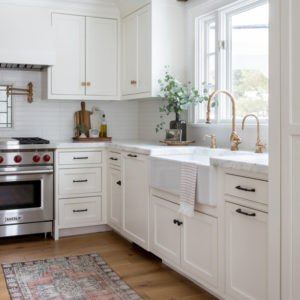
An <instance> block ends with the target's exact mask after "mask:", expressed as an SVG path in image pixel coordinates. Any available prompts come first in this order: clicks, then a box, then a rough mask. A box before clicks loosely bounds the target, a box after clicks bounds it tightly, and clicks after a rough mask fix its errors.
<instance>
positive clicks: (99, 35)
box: [86, 17, 118, 96]
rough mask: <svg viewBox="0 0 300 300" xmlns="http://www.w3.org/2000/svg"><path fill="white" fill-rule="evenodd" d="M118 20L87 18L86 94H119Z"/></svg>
mask: <svg viewBox="0 0 300 300" xmlns="http://www.w3.org/2000/svg"><path fill="white" fill-rule="evenodd" d="M117 56H118V27H117V20H111V19H101V18H91V17H88V18H86V84H87V86H86V95H87V96H117V94H118V60H117Z"/></svg>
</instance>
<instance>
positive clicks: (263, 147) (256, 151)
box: [255, 143, 267, 153]
mask: <svg viewBox="0 0 300 300" xmlns="http://www.w3.org/2000/svg"><path fill="white" fill-rule="evenodd" d="M263 149H267V145H266V144H261V143H257V144H256V149H255V153H262V150H263Z"/></svg>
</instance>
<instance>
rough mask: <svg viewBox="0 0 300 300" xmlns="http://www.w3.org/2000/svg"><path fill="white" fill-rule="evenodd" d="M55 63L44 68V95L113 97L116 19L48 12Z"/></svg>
mask: <svg viewBox="0 0 300 300" xmlns="http://www.w3.org/2000/svg"><path fill="white" fill-rule="evenodd" d="M52 25H53V28H54V32H55V45H56V65H55V66H53V67H52V68H49V69H48V71H47V72H48V86H47V92H48V94H47V98H48V99H81V100H82V99H85V100H113V99H117V98H118V97H119V96H118V94H119V93H118V21H117V20H116V19H104V18H95V17H84V16H75V15H66V14H56V13H54V14H53V15H52Z"/></svg>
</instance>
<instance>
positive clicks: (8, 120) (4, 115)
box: [0, 85, 13, 128]
mask: <svg viewBox="0 0 300 300" xmlns="http://www.w3.org/2000/svg"><path fill="white" fill-rule="evenodd" d="M6 88H7V86H6V85H0V128H12V125H13V124H12V96H7V94H6Z"/></svg>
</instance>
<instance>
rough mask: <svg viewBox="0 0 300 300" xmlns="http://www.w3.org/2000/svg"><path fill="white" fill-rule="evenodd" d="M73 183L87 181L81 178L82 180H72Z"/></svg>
mask: <svg viewBox="0 0 300 300" xmlns="http://www.w3.org/2000/svg"><path fill="white" fill-rule="evenodd" d="M73 182H74V183H81V182H88V180H87V179H83V180H73Z"/></svg>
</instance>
